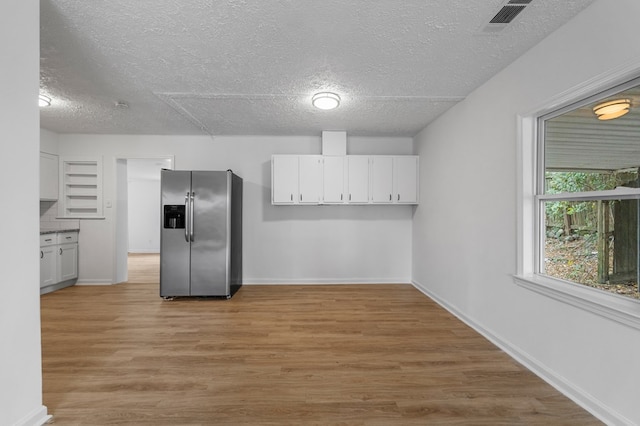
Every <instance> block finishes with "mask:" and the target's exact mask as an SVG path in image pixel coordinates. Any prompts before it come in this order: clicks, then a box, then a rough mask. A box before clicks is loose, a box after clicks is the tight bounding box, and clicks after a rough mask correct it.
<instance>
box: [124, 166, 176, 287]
mask: <svg viewBox="0 0 640 426" xmlns="http://www.w3.org/2000/svg"><path fill="white" fill-rule="evenodd" d="M115 161H116V167H115V169H116V193H117V195H116V212H115V217H116V225H115V226H116V247H115V250H114V256H115V259H114V262H113V264H114V267H115V274H114V276H115V282H116V283H121V282H127V281H129V282H132V281H131V280H133V282H155V281H153V280H156V281H158V280H159V273H160V272H159V270H160V267H159V259H160V170H161V169H173V164H174V158H173V156H164V157H144V158H141V157H130V158H116V160H115ZM150 280H152V281H150Z"/></svg>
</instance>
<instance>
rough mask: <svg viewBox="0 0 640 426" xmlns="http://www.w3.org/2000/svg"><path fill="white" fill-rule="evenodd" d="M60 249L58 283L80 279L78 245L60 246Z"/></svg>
mask: <svg viewBox="0 0 640 426" xmlns="http://www.w3.org/2000/svg"><path fill="white" fill-rule="evenodd" d="M56 247H57V248H58V253H57V254H58V282H61V281H66V280H71V279H74V278H78V244H77V243H74V244H60V245H58V246H56Z"/></svg>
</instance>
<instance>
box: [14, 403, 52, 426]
mask: <svg viewBox="0 0 640 426" xmlns="http://www.w3.org/2000/svg"><path fill="white" fill-rule="evenodd" d="M51 418H52V416H51V415H49V414H47V407H45V406H44V405H41V406H40V407H38V408H36V409H35V410H33V411H32V412H30V413H29V414H27V415H26V416H24V417H23V418H21V419H20V420H18V421H17V422H16V423H14V424H13V426H41V425H43V424H45V423H47V422H48V421H49V420H51Z"/></svg>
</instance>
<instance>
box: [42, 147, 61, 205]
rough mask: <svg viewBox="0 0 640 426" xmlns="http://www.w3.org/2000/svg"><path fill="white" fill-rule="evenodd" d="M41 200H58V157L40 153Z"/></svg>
mask: <svg viewBox="0 0 640 426" xmlns="http://www.w3.org/2000/svg"><path fill="white" fill-rule="evenodd" d="M40 199H41V200H44V201H55V200H57V199H58V156H57V155H53V154H47V153H46V152H41V153H40Z"/></svg>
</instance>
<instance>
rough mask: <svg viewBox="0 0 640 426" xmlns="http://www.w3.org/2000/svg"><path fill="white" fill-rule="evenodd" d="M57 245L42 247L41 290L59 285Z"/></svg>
mask: <svg viewBox="0 0 640 426" xmlns="http://www.w3.org/2000/svg"><path fill="white" fill-rule="evenodd" d="M57 247H58V246H57V245H54V246H44V247H40V288H42V287H46V286H48V285H51V284H55V283H57V282H58V281H57V279H58V277H57V264H58V253H57V250H56V249H57Z"/></svg>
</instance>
